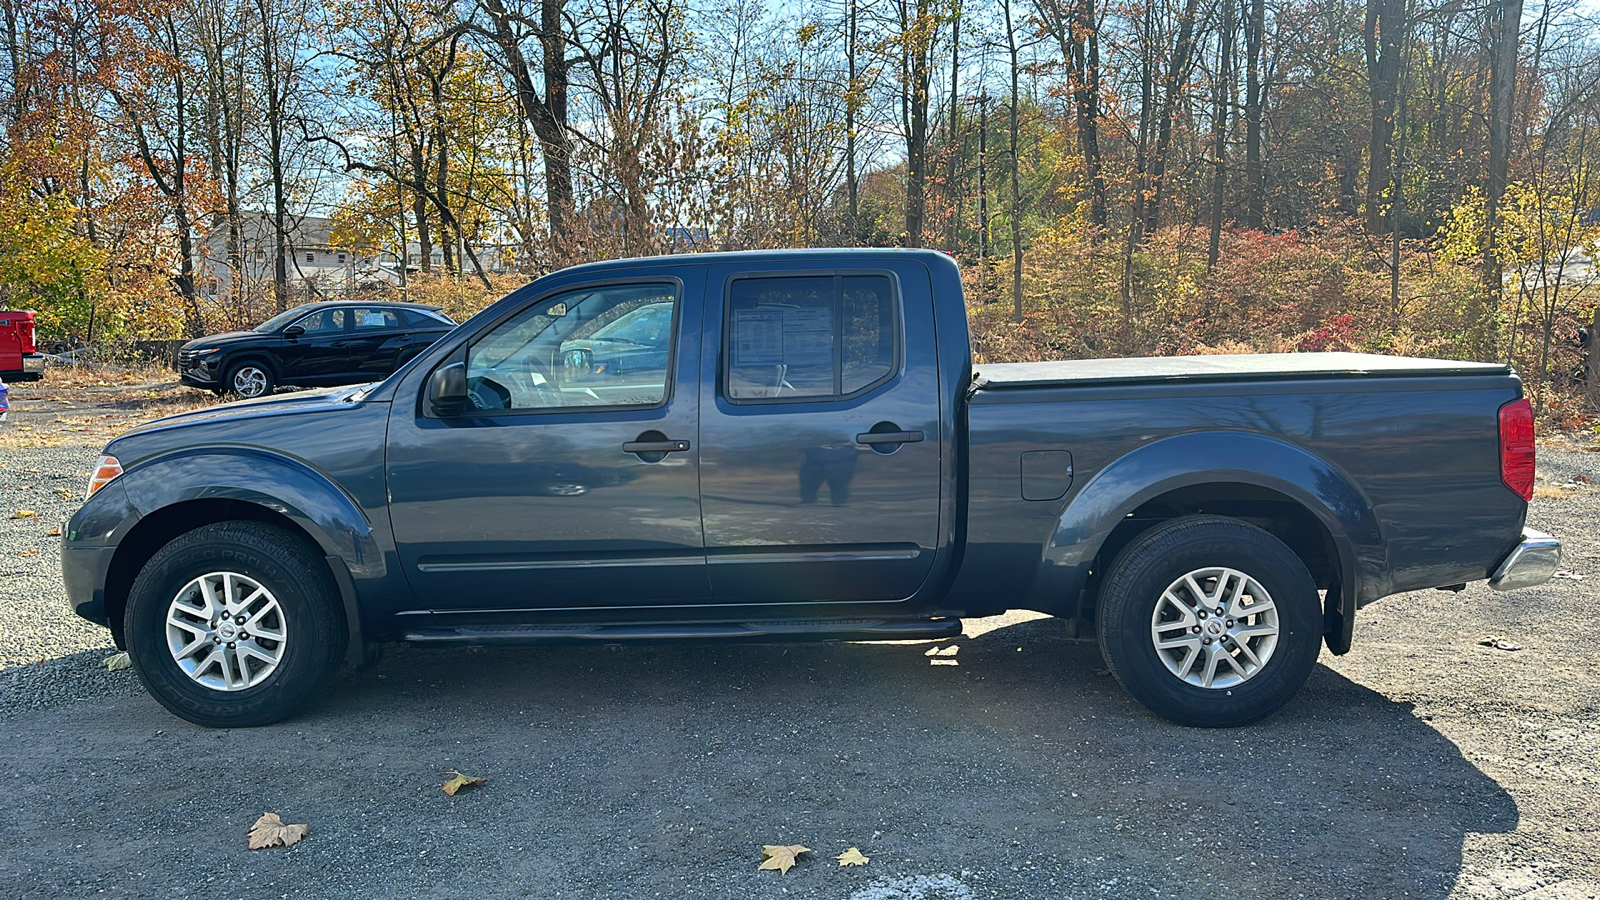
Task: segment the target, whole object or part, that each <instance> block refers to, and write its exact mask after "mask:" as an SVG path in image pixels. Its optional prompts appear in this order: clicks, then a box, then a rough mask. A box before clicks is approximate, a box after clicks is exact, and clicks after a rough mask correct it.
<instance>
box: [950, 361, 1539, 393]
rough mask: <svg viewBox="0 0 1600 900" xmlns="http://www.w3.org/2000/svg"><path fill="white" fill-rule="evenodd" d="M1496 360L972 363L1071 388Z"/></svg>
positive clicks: (978, 369) (1027, 381)
mask: <svg viewBox="0 0 1600 900" xmlns="http://www.w3.org/2000/svg"><path fill="white" fill-rule="evenodd" d="M1510 372H1511V369H1510V367H1509V366H1505V365H1501V364H1499V363H1480V362H1462V361H1460V360H1453V359H1422V358H1419V357H1411V356H1381V355H1379V354H1376V353H1243V354H1232V355H1217V356H1138V357H1128V358H1123V359H1078V360H1063V361H1059V362H1030V363H995V364H992V365H988V364H986V365H979V366H974V367H973V378H972V386H973V388H974V389H984V390H988V389H1004V388H1018V387H1043V386H1048V385H1057V386H1062V387H1076V386H1080V385H1092V384H1112V383H1119V384H1120V383H1126V382H1143V381H1253V380H1264V379H1278V378H1373V377H1376V378H1384V377H1396V376H1403V375H1432V376H1437V375H1506V374H1509V373H1510Z"/></svg>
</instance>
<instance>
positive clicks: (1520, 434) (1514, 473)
mask: <svg viewBox="0 0 1600 900" xmlns="http://www.w3.org/2000/svg"><path fill="white" fill-rule="evenodd" d="M1533 456H1534V451H1533V405H1532V404H1530V403H1529V402H1528V401H1527V400H1513V401H1511V402H1510V403H1507V404H1506V405H1505V406H1502V407H1500V480H1501V481H1502V482H1504V483H1505V486H1506V487H1508V488H1510V489H1511V490H1512V491H1513V492H1515V493H1516V495H1517V496H1519V497H1521V498H1522V499H1524V500H1532V499H1533Z"/></svg>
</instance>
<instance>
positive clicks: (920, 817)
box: [0, 619, 1519, 900]
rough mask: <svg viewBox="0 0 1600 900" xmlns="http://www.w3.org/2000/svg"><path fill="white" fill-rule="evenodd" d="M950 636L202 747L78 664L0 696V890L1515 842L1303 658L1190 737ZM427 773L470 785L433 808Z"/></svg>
mask: <svg viewBox="0 0 1600 900" xmlns="http://www.w3.org/2000/svg"><path fill="white" fill-rule="evenodd" d="M975 621H976V622H987V623H989V624H992V623H993V621H994V620H975ZM969 626H972V627H971V633H973V635H974V636H972V637H963V638H960V639H957V640H956V641H953V642H951V643H949V644H945V645H937V646H936V645H928V644H795V645H787V646H781V645H764V646H685V645H659V646H634V647H628V648H624V649H620V650H608V649H604V648H599V647H547V648H524V649H501V650H479V651H474V650H468V649H463V648H454V649H447V650H424V649H416V648H408V647H398V648H391V650H390V652H389V653H388V654H387V655H386V656H385V657H384V659H383V660H382V661H381V662H379V664H378V665H377V666H376V667H374V668H373V669H371V670H369V671H367V672H364V673H359V674H353V675H346V676H342V677H341V678H340V679H339V680H337V681H336V682H334V683H333V684H332V685H330V686H329V689H328V690H327V692H326V693H325V695H324V696H323V697H322V698H321V699H320V700H319V702H317V703H316V704H315V705H314V706H313V707H312V708H311V709H309V710H307V711H306V712H305V713H304V714H302V715H300V716H299V717H297V718H294V719H292V720H290V721H287V722H284V723H282V724H279V725H276V726H273V727H269V728H262V729H240V730H231V731H230V730H210V729H202V728H198V727H194V726H190V725H188V724H186V723H184V722H182V721H180V720H178V719H175V718H173V717H171V716H170V715H168V714H167V713H166V712H165V711H163V710H162V709H161V708H160V707H159V706H157V705H156V704H155V702H154V701H153V700H151V699H150V698H148V697H147V696H145V695H144V694H143V692H142V691H141V690H140V688H139V685H138V682H137V680H136V679H134V678H133V674H132V673H131V672H119V673H111V674H109V675H108V674H107V673H106V672H105V671H104V669H103V668H101V667H100V665H99V660H100V659H101V658H102V657H103V656H104V654H105V651H86V652H84V653H80V654H76V655H74V656H72V657H68V658H65V659H61V660H55V661H52V662H51V663H50V664H48V665H44V666H27V667H22V668H20V669H13V670H8V672H6V673H4V675H5V677H3V678H0V689H5V690H7V691H9V692H11V693H12V694H13V695H14V699H15V700H16V701H17V702H16V703H15V704H14V705H15V706H17V707H18V708H26V707H29V706H32V707H34V712H32V713H31V714H29V715H27V716H22V715H18V716H15V717H12V718H8V719H6V720H5V725H6V727H7V728H9V729H11V736H10V737H9V738H8V740H7V742H6V744H5V749H4V750H3V751H0V759H5V760H6V761H7V764H8V768H10V769H11V770H12V771H13V772H15V773H18V775H19V777H17V778H16V779H14V783H13V785H12V786H11V788H10V789H9V790H10V792H11V793H10V796H9V799H8V801H7V806H6V816H4V817H0V819H4V820H5V821H0V836H5V837H8V838H11V840H9V841H8V843H9V844H10V845H11V846H12V847H13V848H14V850H15V856H16V858H15V859H14V860H11V861H10V862H12V863H13V865H12V869H14V870H15V871H16V872H17V873H19V874H20V875H21V876H23V878H24V880H23V881H19V882H18V883H36V884H39V885H41V886H48V885H55V886H56V887H57V888H60V893H61V894H63V895H73V896H76V895H81V894H83V893H92V892H93V891H92V890H89V889H88V888H87V887H85V889H84V890H75V889H73V890H69V889H68V888H67V887H65V886H67V885H80V886H94V885H99V886H101V887H108V888H110V889H111V895H113V896H131V897H139V896H157V895H166V894H169V893H172V892H174V891H180V892H181V890H182V889H184V888H186V887H187V886H189V885H191V883H192V880H193V878H194V877H196V875H197V873H199V874H204V875H205V877H206V878H208V879H218V880H229V879H233V880H237V881H238V883H245V882H246V881H249V882H250V883H252V884H256V885H257V886H258V887H260V888H261V891H262V892H264V893H286V894H290V895H301V896H331V895H332V894H330V893H329V888H328V885H330V884H334V885H352V884H362V885H366V887H365V888H363V889H362V890H352V891H351V892H350V895H352V896H355V895H363V896H480V897H500V896H518V897H525V896H532V897H551V898H555V897H560V898H571V897H601V896H615V897H645V896H663V897H693V898H697V900H699V898H725V900H735V898H737V900H749V898H765V897H774V898H775V897H778V896H786V897H823V898H834V900H837V898H842V897H846V896H849V895H850V894H851V891H852V890H855V889H857V888H861V887H862V886H863V885H867V884H868V883H869V881H871V882H872V883H874V884H875V883H877V881H876V880H878V879H890V880H893V879H896V878H908V877H912V876H918V877H920V876H926V877H928V878H933V879H936V880H938V883H940V884H945V885H954V887H952V888H950V889H949V890H948V891H947V892H945V893H927V894H926V896H928V897H929V898H944V897H949V898H955V897H973V896H997V897H1012V898H1033V897H1039V898H1061V897H1100V896H1106V897H1149V896H1156V895H1160V896H1199V895H1207V894H1215V895H1218V896H1233V897H1243V898H1280V897H1290V896H1303V897H1314V898H1320V897H1326V898H1346V897H1351V896H1413V897H1423V898H1438V900H1443V898H1445V897H1448V896H1450V895H1451V893H1452V888H1453V887H1454V886H1455V885H1456V884H1457V881H1458V879H1459V878H1460V877H1461V875H1462V857H1463V846H1464V843H1465V842H1466V841H1468V840H1470V839H1471V838H1470V836H1471V835H1473V834H1480V833H1489V832H1503V831H1509V830H1512V829H1514V828H1516V827H1517V824H1518V821H1519V814H1518V810H1517V806H1516V804H1515V802H1513V800H1512V798H1511V797H1510V796H1509V795H1508V794H1507V793H1506V791H1505V790H1504V789H1502V788H1501V787H1500V785H1498V784H1497V783H1495V781H1494V780H1492V779H1491V778H1489V777H1488V776H1486V775H1485V774H1484V773H1483V772H1480V771H1479V770H1478V769H1477V768H1476V767H1475V766H1474V765H1473V764H1472V763H1471V762H1470V761H1468V760H1467V759H1465V758H1463V756H1462V753H1461V750H1460V749H1459V748H1458V747H1457V746H1456V745H1455V744H1454V743H1452V742H1451V741H1450V740H1449V739H1448V738H1447V737H1446V736H1444V735H1443V734H1441V733H1440V732H1439V731H1437V730H1435V729H1434V728H1433V727H1431V726H1430V725H1429V724H1428V723H1427V722H1425V721H1423V720H1421V719H1419V718H1418V717H1417V716H1416V715H1414V714H1413V712H1412V710H1411V708H1410V707H1409V705H1407V704H1404V703H1397V702H1395V701H1393V700H1390V699H1388V698H1386V697H1384V696H1383V695H1381V694H1379V693H1376V692H1374V691H1372V690H1370V689H1368V688H1365V687H1363V686H1361V685H1359V684H1357V683H1355V682H1352V681H1351V680H1349V679H1347V678H1345V677H1343V676H1341V675H1340V674H1338V673H1337V672H1335V671H1333V670H1332V669H1330V668H1328V667H1326V666H1321V667H1318V669H1317V670H1316V672H1315V673H1314V674H1313V675H1312V678H1311V681H1310V683H1309V684H1308V685H1307V686H1306V689H1305V690H1304V691H1303V692H1302V693H1301V695H1300V696H1299V697H1298V698H1297V699H1296V700H1295V701H1293V702H1292V703H1291V704H1290V705H1289V706H1288V707H1287V708H1285V709H1284V710H1283V711H1282V712H1280V713H1278V714H1277V715H1275V716H1273V717H1271V718H1269V719H1268V720H1266V721H1265V722H1262V723H1260V724H1258V725H1255V726H1251V727H1248V728H1241V729H1232V730H1224V731H1215V730H1201V729H1190V728H1182V727H1178V726H1174V725H1171V724H1169V723H1166V722H1164V721H1162V720H1159V719H1156V718H1154V717H1153V716H1151V715H1150V714H1148V713H1146V712H1145V711H1144V710H1143V709H1142V708H1141V707H1139V706H1137V705H1136V704H1135V703H1134V702H1133V701H1132V700H1130V699H1129V698H1128V697H1127V696H1126V695H1125V694H1124V693H1123V692H1122V690H1121V688H1120V687H1119V686H1118V685H1117V684H1116V682H1115V680H1114V679H1112V678H1109V677H1106V676H1103V675H1099V674H1097V670H1098V669H1099V667H1100V666H1101V664H1102V663H1101V660H1100V656H1099V653H1098V651H1097V650H1096V649H1095V647H1094V646H1093V645H1092V644H1089V643H1085V642H1074V641H1068V640H1065V639H1064V633H1063V628H1062V626H1061V623H1059V622H1057V621H1055V620H1051V619H1040V620H1034V621H1026V622H1022V623H1020V624H1012V625H1008V626H1006V627H996V628H993V629H992V630H989V631H986V632H983V633H977V627H978V626H975V625H973V623H969ZM951 647H954V648H955V649H954V650H953V651H952V650H951V649H950V648H951ZM930 650H932V651H934V655H929V652H930ZM197 760H203V761H204V764H203V766H201V768H204V769H205V770H206V772H199V771H197V764H196V761H197ZM451 769H458V770H461V771H464V772H467V773H469V774H472V775H477V776H483V777H486V778H488V783H487V784H486V785H485V786H484V787H482V788H479V789H476V790H474V791H472V792H471V793H470V794H463V795H461V796H457V797H453V798H447V797H445V796H444V795H443V794H441V793H440V791H439V785H440V783H441V782H442V781H443V779H444V777H445V773H446V772H447V771H449V770H451ZM207 772H225V773H229V775H230V777H229V780H228V782H227V785H226V788H225V789H224V790H219V789H217V788H216V786H215V784H214V783H213V780H212V779H210V776H209V775H208V774H206V773H207ZM22 773H26V777H22ZM85 773H89V774H87V775H86V774H85ZM112 810H114V811H115V814H114V815H113V814H112V813H111V811H112ZM175 811H177V812H176V813H175ZM263 811H275V812H281V813H283V814H284V815H285V816H286V818H287V817H292V818H289V819H288V820H290V821H304V822H310V823H312V837H311V839H308V840H307V841H306V842H305V843H304V844H303V845H299V846H296V847H295V848H293V851H292V855H290V856H285V857H284V859H286V860H293V863H292V864H285V865H283V866H274V867H272V869H271V871H270V872H268V871H266V870H263V869H261V865H262V863H260V861H259V860H258V859H257V857H256V856H255V855H254V854H249V853H248V852H247V851H245V850H244V849H243V844H242V835H243V829H244V828H245V826H246V825H247V824H248V823H249V822H251V821H254V819H255V818H256V817H257V816H259V815H260V814H261V813H262V812H263ZM8 825H10V826H11V827H10V828H8V827H7V826H8ZM13 831H14V832H15V833H12V832H13ZM24 835H26V840H24V839H23V837H24ZM129 835H138V839H137V840H133V839H130V838H129V837H128V836H129ZM769 843H804V844H805V845H806V846H808V847H811V848H813V849H814V851H815V854H816V857H815V859H813V860H812V861H811V862H810V863H809V864H807V865H806V866H804V867H801V868H797V869H796V870H795V871H794V872H791V873H790V874H789V875H787V876H784V877H783V878H782V879H779V878H776V877H774V876H773V874H772V873H770V872H757V870H756V862H757V857H756V848H758V847H759V846H760V845H762V844H769ZM852 845H854V846H858V847H860V848H861V850H862V851H863V852H865V853H866V854H867V855H869V856H871V857H872V863H871V866H870V868H869V869H866V870H862V871H861V872H859V873H854V872H852V873H849V874H846V873H844V872H842V871H840V870H837V868H836V867H834V866H833V864H832V860H830V859H827V858H826V857H828V856H832V855H834V854H837V853H840V852H842V851H843V850H844V849H845V848H846V847H849V846H852ZM66 847H80V848H84V849H81V850H77V851H73V852H66V853H63V852H62V848H66ZM195 859H203V860H206V861H207V862H206V863H205V866H204V867H203V868H202V869H199V870H197V869H195V868H193V865H194V860H195ZM135 870H136V871H137V872H139V873H143V874H139V875H138V876H137V878H135V877H134V876H132V875H129V874H128V873H129V872H133V871H135ZM930 873H937V874H930ZM957 873H959V874H957ZM130 879H133V880H130ZM269 889H270V890H269ZM51 891H52V889H51V888H49V887H42V888H41V893H42V894H43V895H54V894H52V893H51ZM334 893H339V892H338V891H335V892H334ZM862 896H867V895H866V894H863V895H862ZM871 896H884V897H890V896H902V894H896V893H893V892H883V891H880V892H879V893H876V894H871ZM904 896H911V894H904Z"/></svg>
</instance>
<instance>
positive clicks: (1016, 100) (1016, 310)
mask: <svg viewBox="0 0 1600 900" xmlns="http://www.w3.org/2000/svg"><path fill="white" fill-rule="evenodd" d="M1006 48H1007V49H1008V50H1009V51H1010V54H1011V321H1013V322H1021V321H1022V193H1021V191H1020V190H1018V177H1017V169H1018V168H1020V166H1021V161H1020V159H1019V157H1018V154H1017V143H1018V141H1017V136H1018V135H1017V132H1018V130H1019V129H1018V107H1020V106H1021V105H1022V94H1021V91H1020V90H1019V89H1018V88H1019V83H1018V78H1019V71H1020V66H1019V65H1018V63H1017V32H1016V29H1015V27H1014V26H1013V23H1012V21H1011V0H1006Z"/></svg>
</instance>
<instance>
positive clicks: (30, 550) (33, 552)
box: [17, 547, 39, 559]
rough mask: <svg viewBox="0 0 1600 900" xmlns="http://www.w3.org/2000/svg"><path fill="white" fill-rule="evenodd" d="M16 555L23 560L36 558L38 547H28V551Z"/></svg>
mask: <svg viewBox="0 0 1600 900" xmlns="http://www.w3.org/2000/svg"><path fill="white" fill-rule="evenodd" d="M17 555H18V556H20V557H22V558H23V559H27V558H29V557H31V556H38V555H39V548H38V547H29V548H28V549H26V550H23V551H21V552H19V553H18V554H17Z"/></svg>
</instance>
